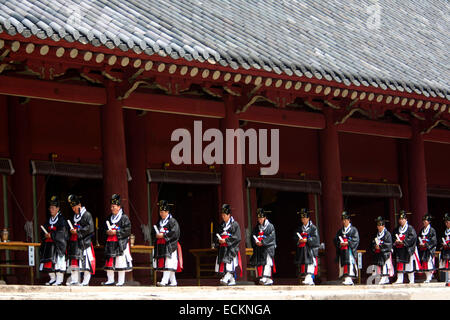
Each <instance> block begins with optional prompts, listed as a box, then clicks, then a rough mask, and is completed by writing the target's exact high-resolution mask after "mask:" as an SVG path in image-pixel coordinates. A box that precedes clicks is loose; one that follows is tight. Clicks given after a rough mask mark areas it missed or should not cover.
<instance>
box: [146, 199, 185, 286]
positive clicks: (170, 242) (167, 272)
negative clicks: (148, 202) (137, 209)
mask: <svg viewBox="0 0 450 320" xmlns="http://www.w3.org/2000/svg"><path fill="white" fill-rule="evenodd" d="M170 206H171V204H169V203H168V202H167V201H166V200H160V201H159V202H158V207H159V216H160V219H159V221H158V223H157V224H156V225H154V226H153V228H154V230H155V238H156V239H155V241H154V242H155V244H154V246H155V253H154V255H153V268H154V269H155V270H156V271H159V272H162V274H163V275H162V278H161V281H159V282H157V283H156V285H157V286H158V287H165V286H170V287H176V286H177V279H176V277H175V272H180V271H181V270H182V268H183V258H182V257H183V256H182V253H181V246H180V244H179V242H178V240H179V239H180V226H179V224H178V221H177V220H176V219H175V218H174V217H173V216H172V214H171V212H170V211H171V210H170Z"/></svg>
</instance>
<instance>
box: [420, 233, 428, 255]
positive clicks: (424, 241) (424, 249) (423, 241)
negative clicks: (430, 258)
mask: <svg viewBox="0 0 450 320" xmlns="http://www.w3.org/2000/svg"><path fill="white" fill-rule="evenodd" d="M426 240H427V236H424V237H423V238H422V243H423V244H424V245H425V243H426ZM419 250H420V251H426V250H427V247H425V246H423V247H422V246H419Z"/></svg>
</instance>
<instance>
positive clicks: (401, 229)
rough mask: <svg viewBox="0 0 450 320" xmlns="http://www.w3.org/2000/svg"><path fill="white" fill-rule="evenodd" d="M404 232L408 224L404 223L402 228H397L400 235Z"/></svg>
mask: <svg viewBox="0 0 450 320" xmlns="http://www.w3.org/2000/svg"><path fill="white" fill-rule="evenodd" d="M406 230H408V222H406V223H405V225H404V226H403V227H402V226H399V228H398V231H399V232H400V233H402V234H403V233H405V232H406Z"/></svg>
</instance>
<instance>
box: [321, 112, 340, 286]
mask: <svg viewBox="0 0 450 320" xmlns="http://www.w3.org/2000/svg"><path fill="white" fill-rule="evenodd" d="M323 113H324V116H325V122H326V126H325V128H324V129H323V130H320V131H319V143H320V146H319V150H320V151H319V153H320V154H319V158H320V178H321V181H322V197H321V200H322V212H323V214H322V217H323V220H322V223H321V225H322V228H323V235H324V239H323V241H324V243H325V261H326V269H327V280H336V279H337V278H338V274H339V273H338V265H337V264H336V262H335V261H334V259H335V256H336V254H335V252H336V251H335V247H334V244H333V238H334V236H335V235H336V232H337V230H338V229H339V228H340V227H341V225H342V223H341V213H342V205H343V204H342V181H341V163H340V156H339V137H338V131H337V127H336V125H335V124H334V119H333V110H332V109H331V108H328V107H325V106H324V108H323Z"/></svg>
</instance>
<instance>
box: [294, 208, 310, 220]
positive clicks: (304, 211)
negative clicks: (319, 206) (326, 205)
mask: <svg viewBox="0 0 450 320" xmlns="http://www.w3.org/2000/svg"><path fill="white" fill-rule="evenodd" d="M309 213H310V210H308V209H306V208H301V209H300V211H299V212H297V214H299V215H300V218H309V217H310V215H309Z"/></svg>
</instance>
